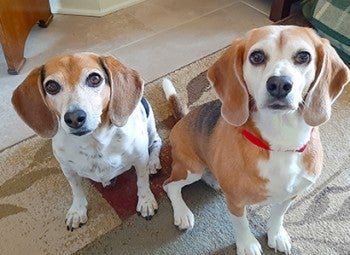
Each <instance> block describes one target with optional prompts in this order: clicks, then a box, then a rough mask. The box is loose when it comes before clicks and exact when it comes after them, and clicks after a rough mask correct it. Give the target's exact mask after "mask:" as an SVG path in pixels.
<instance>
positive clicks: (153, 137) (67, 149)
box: [12, 53, 161, 230]
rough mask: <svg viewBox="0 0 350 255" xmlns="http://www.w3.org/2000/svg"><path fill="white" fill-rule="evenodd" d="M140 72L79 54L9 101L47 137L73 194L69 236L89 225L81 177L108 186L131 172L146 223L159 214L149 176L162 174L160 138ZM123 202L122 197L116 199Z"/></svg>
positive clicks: (51, 64) (39, 71)
mask: <svg viewBox="0 0 350 255" xmlns="http://www.w3.org/2000/svg"><path fill="white" fill-rule="evenodd" d="M142 92H143V81H142V79H141V78H140V76H139V74H138V73H137V72H136V71H134V70H132V69H130V68H128V67H126V66H124V65H123V64H122V63H120V62H119V61H118V60H116V59H115V58H113V57H110V56H98V55H95V54H92V53H78V54H74V55H67V56H62V57H56V58H54V59H52V60H50V61H48V62H47V63H45V64H44V65H43V66H41V67H38V68H36V69H34V70H33V71H32V72H31V73H30V74H29V75H28V77H27V78H26V79H25V80H24V81H23V83H22V84H21V85H20V86H19V87H18V88H17V89H16V90H15V91H14V93H13V96H12V103H13V105H14V107H15V109H16V111H17V113H18V114H19V116H20V117H21V118H22V119H23V120H24V122H26V123H27V124H28V125H29V127H31V128H32V129H33V130H34V131H35V132H36V133H37V134H39V135H40V136H42V137H45V138H52V147H53V152H54V155H55V157H56V159H57V160H58V161H59V163H60V166H61V168H62V170H63V173H64V175H65V176H66V178H67V180H68V182H69V184H70V186H71V188H72V192H73V202H72V205H71V207H70V209H69V210H68V213H67V215H66V224H67V229H68V230H73V229H74V228H78V227H79V226H80V225H81V224H84V223H86V221H87V199H86V196H85V194H84V192H83V188H82V184H81V179H82V177H86V178H90V179H92V180H94V181H96V182H101V183H102V184H103V185H104V186H108V185H110V182H111V180H114V178H115V177H116V176H118V175H120V174H121V173H123V172H125V171H127V170H129V169H130V168H131V167H132V166H134V167H135V169H136V174H137V187H138V203H137V208H136V210H137V211H138V212H140V214H141V215H142V216H143V217H145V218H146V219H150V218H151V217H152V215H154V213H155V211H156V210H157V209H158V205H157V202H156V200H155V198H154V196H153V194H152V192H151V190H150V186H149V174H154V173H156V172H157V169H159V168H160V161H159V151H160V147H161V140H160V137H159V135H158V133H157V131H156V126H155V121H154V115H153V112H152V108H151V107H150V105H149V103H148V102H147V101H146V100H145V99H144V98H142ZM116 195H117V196H123V194H116Z"/></svg>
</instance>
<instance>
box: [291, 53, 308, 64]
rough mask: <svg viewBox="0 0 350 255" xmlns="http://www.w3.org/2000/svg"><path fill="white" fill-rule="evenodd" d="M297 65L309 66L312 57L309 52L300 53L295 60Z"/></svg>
mask: <svg viewBox="0 0 350 255" xmlns="http://www.w3.org/2000/svg"><path fill="white" fill-rule="evenodd" d="M294 60H295V62H296V63H297V64H308V63H310V61H311V55H310V53H309V52H307V51H300V52H298V53H297V55H296V56H295V58H294Z"/></svg>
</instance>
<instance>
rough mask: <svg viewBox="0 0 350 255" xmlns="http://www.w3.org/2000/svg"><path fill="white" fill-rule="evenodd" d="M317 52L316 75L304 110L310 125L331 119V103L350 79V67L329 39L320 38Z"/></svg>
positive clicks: (316, 124) (317, 124)
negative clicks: (349, 67)
mask: <svg viewBox="0 0 350 255" xmlns="http://www.w3.org/2000/svg"><path fill="white" fill-rule="evenodd" d="M316 53H317V63H316V75H315V79H314V82H313V83H312V84H311V87H310V89H309V92H308V94H307V96H306V99H305V106H304V110H303V116H304V120H305V122H306V123H307V124H308V125H310V126H319V125H321V124H323V123H325V122H326V121H328V120H329V118H330V116H331V105H332V104H333V102H334V101H335V99H336V98H337V97H338V96H339V95H340V93H341V92H342V90H343V88H344V86H345V85H347V83H349V80H350V72H349V69H348V67H347V66H346V65H345V64H344V63H343V61H342V60H341V59H340V57H339V56H338V54H337V52H336V51H335V50H334V48H333V47H332V46H331V45H330V44H329V41H328V40H327V39H320V44H319V45H318V46H316Z"/></svg>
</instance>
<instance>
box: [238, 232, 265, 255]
mask: <svg viewBox="0 0 350 255" xmlns="http://www.w3.org/2000/svg"><path fill="white" fill-rule="evenodd" d="M236 245H237V255H261V254H262V253H263V252H262V248H261V245H260V243H259V241H258V240H256V238H255V237H254V236H253V234H250V235H249V236H247V237H246V238H244V239H243V240H240V241H239V242H238V241H237V243H236Z"/></svg>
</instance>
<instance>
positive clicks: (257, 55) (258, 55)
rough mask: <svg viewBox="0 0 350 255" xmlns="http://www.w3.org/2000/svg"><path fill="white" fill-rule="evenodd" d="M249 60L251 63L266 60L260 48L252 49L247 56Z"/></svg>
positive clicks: (254, 63) (257, 63)
mask: <svg viewBox="0 0 350 255" xmlns="http://www.w3.org/2000/svg"><path fill="white" fill-rule="evenodd" d="M249 61H250V63H252V64H253V65H260V64H263V63H265V61H266V56H265V53H264V52H263V51H260V50H257V51H253V52H252V53H251V54H250V56H249Z"/></svg>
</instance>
